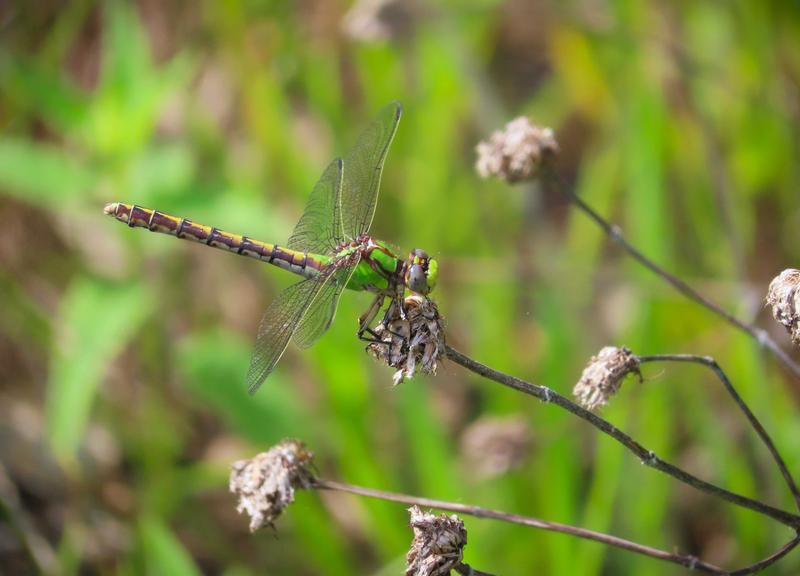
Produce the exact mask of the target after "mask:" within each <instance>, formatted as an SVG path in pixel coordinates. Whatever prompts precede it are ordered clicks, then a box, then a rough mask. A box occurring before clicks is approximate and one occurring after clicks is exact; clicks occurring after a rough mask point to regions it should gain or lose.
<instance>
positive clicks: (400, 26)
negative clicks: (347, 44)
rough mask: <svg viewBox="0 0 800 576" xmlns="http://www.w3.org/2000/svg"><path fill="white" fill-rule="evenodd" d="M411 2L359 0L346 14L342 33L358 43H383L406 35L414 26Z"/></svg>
mask: <svg viewBox="0 0 800 576" xmlns="http://www.w3.org/2000/svg"><path fill="white" fill-rule="evenodd" d="M414 8H415V6H414V3H413V2H410V1H409V0H360V1H359V2H356V3H355V4H353V6H352V7H351V8H350V10H349V11H348V12H347V14H345V16H344V20H343V22H342V30H343V31H344V33H345V34H347V36H349V37H350V38H351V39H353V40H356V41H359V42H384V41H387V40H395V39H397V38H400V37H403V36H407V35H408V34H409V32H410V31H411V27H412V25H413V23H414Z"/></svg>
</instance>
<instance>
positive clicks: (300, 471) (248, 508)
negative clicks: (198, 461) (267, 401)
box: [230, 440, 314, 532]
mask: <svg viewBox="0 0 800 576" xmlns="http://www.w3.org/2000/svg"><path fill="white" fill-rule="evenodd" d="M313 456H314V455H313V454H312V453H311V452H309V451H308V450H307V449H306V447H305V444H303V443H302V442H300V441H299V440H284V441H283V442H281V443H280V444H277V445H275V446H273V447H272V448H270V449H269V451H267V452H262V453H261V454H259V455H257V456H256V457H255V458H252V459H250V460H239V461H238V462H234V463H233V464H232V465H231V478H230V491H231V492H233V493H234V494H237V495H238V496H239V504H238V505H237V507H236V510H237V511H238V512H239V513H240V514H241V513H242V512H247V514H248V515H249V516H250V531H251V532H255V531H256V530H258V529H259V528H262V527H264V526H272V525H273V523H274V522H275V520H276V519H277V518H278V516H280V515H281V512H283V509H284V508H286V507H287V506H288V505H289V504H291V503H292V502H294V491H295V488H307V487H308V486H309V484H310V482H311V480H312V479H313V477H314V475H313V474H312V472H311V469H310V468H311V465H312V459H313Z"/></svg>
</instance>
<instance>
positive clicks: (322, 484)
mask: <svg viewBox="0 0 800 576" xmlns="http://www.w3.org/2000/svg"><path fill="white" fill-rule="evenodd" d="M311 487H312V488H317V489H320V490H335V491H338V492H348V493H350V494H357V495H359V496H366V497H368V498H378V499H380V500H388V501H391V502H399V503H401V504H409V505H414V504H416V505H417V506H422V507H426V508H437V509H439V510H447V511H450V512H456V513H458V514H464V515H467V516H474V517H476V518H491V519H494V520H501V521H503V522H510V523H512V524H521V525H523V526H530V527H532V528H539V529H541V530H548V531H550V532H560V533H562V534H569V535H571V536H575V537H577V538H584V539H586V540H594V541H595V542H600V543H602V544H607V545H609V546H614V547H616V548H622V549H624V550H628V551H629V552H635V553H637V554H642V555H644V556H650V557H651V558H657V559H659V560H664V561H666V562H672V563H673V564H679V565H681V566H684V567H686V568H689V569H692V570H697V571H699V572H705V573H707V574H727V573H728V572H727V571H725V570H723V569H722V568H719V567H717V566H714V565H713V564H708V563H707V562H703V561H701V560H699V559H698V558H696V557H694V556H683V555H680V554H673V553H670V552H665V551H664V550H659V549H658V548H651V547H650V546H645V545H643V544H637V543H636V542H631V541H630V540H625V539H623V538H617V537H616V536H610V535H608V534H603V533H602V532H595V531H593V530H587V529H585V528H578V527H577V526H570V525H569V524H560V523H558V522H547V521H545V520H539V519H538V518H530V517H527V516H519V515H517V514H508V513H506V512H500V511H498V510H491V509H488V508H481V507H478V506H469V505H467V504H458V503H455V502H445V501H442V500H432V499H430V498H418V497H416V496H409V495H406V494H397V493H395V492H385V491H383V490H373V489H371V488H362V487H360V486H352V485H350V484H343V483H341V482H332V481H330V480H320V479H315V480H314V481H313V482H312V484H311ZM472 573H473V574H476V575H478V574H481V573H480V572H477V571H475V570H473V572H472ZM467 574H469V572H467Z"/></svg>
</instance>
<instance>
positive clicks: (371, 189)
mask: <svg viewBox="0 0 800 576" xmlns="http://www.w3.org/2000/svg"><path fill="white" fill-rule="evenodd" d="M401 112H402V107H401V106H400V103H399V102H390V103H389V104H388V105H387V106H386V107H384V108H383V110H381V111H380V112H379V113H378V116H377V117H376V118H375V119H374V120H373V121H372V123H371V124H370V125H369V126H368V127H367V129H366V130H365V131H364V132H363V133H362V134H361V136H359V138H358V141H357V142H356V144H355V146H353V149H352V150H351V151H350V152H349V153H348V154H347V156H346V157H345V159H344V179H343V181H342V192H341V198H342V199H341V204H342V206H341V215H342V224H343V226H344V233H345V235H346V236H348V237H350V238H356V237H358V236H360V235H361V234H365V233H366V232H368V231H369V227H370V225H371V224H372V218H373V216H374V215H375V205H376V204H377V202H378V189H379V187H380V183H381V172H383V161H384V160H385V159H386V154H387V153H388V152H389V145H390V144H391V143H392V139H393V138H394V134H395V132H397V123H398V122H399V121H400V114H401Z"/></svg>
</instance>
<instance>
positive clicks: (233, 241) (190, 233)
mask: <svg viewBox="0 0 800 576" xmlns="http://www.w3.org/2000/svg"><path fill="white" fill-rule="evenodd" d="M104 211H105V213H106V214H108V215H109V216H113V217H114V218H116V219H117V220H119V221H120V222H124V223H125V224H127V225H128V226H130V227H131V228H147V229H148V230H150V231H151V232H160V233H162V234H169V235H170V236H177V237H178V238H183V239H185V240H193V241H195V242H201V243H203V244H205V245H206V246H212V247H214V248H219V249H221V250H226V251H228V252H234V253H236V254H241V255H242V256H249V257H250V258H256V259H257V260H262V261H264V262H266V263H268V264H272V265H274V266H277V267H279V268H283V269H284V270H288V271H290V272H294V273H295V274H299V275H300V276H305V277H307V278H308V277H311V276H315V275H316V274H317V273H318V272H319V270H320V269H321V268H322V267H323V266H324V265H325V264H326V263H327V259H326V258H325V257H323V256H319V255H317V254H308V253H307V252H298V251H296V250H290V249H289V248H281V247H279V246H277V245H276V244H267V243H266V242H260V241H258V240H252V239H250V238H248V237H247V236H240V235H238V234H231V233H230V232H225V231H224V230H219V229H218V228H214V227H212V226H203V225H202V224H196V223H194V222H192V221H191V220H187V219H186V218H178V217H176V216H171V215H169V214H165V213H164V212H159V211H158V210H150V209H149V208H142V207H141V206H136V205H135V204H134V205H132V204H123V203H122V202H114V203H112V204H107V205H106V207H105V209H104Z"/></svg>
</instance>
